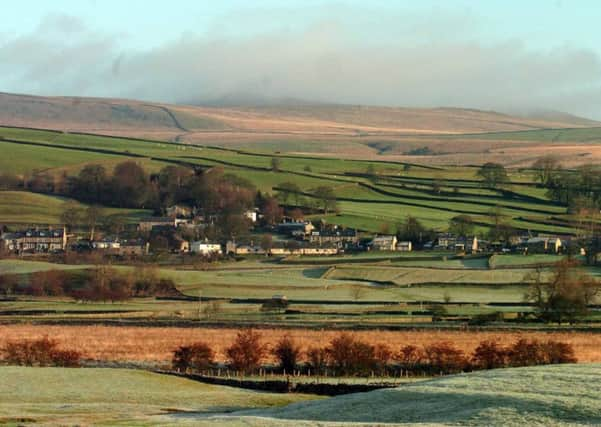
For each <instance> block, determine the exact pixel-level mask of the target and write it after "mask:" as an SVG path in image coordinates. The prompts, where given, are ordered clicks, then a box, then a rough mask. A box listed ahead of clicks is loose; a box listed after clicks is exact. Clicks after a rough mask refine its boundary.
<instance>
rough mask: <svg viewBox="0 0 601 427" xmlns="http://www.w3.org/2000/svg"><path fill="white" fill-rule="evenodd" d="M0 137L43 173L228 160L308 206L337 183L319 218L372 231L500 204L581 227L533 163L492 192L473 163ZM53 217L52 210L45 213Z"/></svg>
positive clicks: (480, 216) (484, 223)
mask: <svg viewBox="0 0 601 427" xmlns="http://www.w3.org/2000/svg"><path fill="white" fill-rule="evenodd" d="M0 137H1V138H4V139H0V148H2V149H3V150H7V151H8V152H11V153H14V156H3V157H2V158H1V159H0V171H2V172H8V173H16V174H20V175H30V174H33V173H36V172H39V171H43V172H44V173H47V174H50V175H51V176H61V175H62V174H64V173H67V174H76V173H77V172H78V171H79V170H80V169H81V167H83V165H85V164H89V163H101V164H103V165H105V167H107V168H108V169H109V170H110V169H111V168H112V167H113V166H114V165H115V164H116V163H117V162H119V161H123V160H128V159H130V160H134V161H136V162H139V163H141V164H142V165H144V167H146V168H147V170H148V171H151V172H153V171H157V170H158V169H159V168H161V167H163V166H165V165H167V164H173V163H178V164H182V165H187V166H195V167H201V168H211V167H215V166H219V167H222V168H224V170H225V172H227V173H231V174H234V175H237V176H240V177H243V178H246V179H248V180H250V181H251V182H253V183H254V184H255V186H256V187H257V188H258V189H260V190H261V191H264V192H267V193H275V192H277V188H278V186H279V185H280V184H282V183H284V182H294V183H296V184H297V185H298V186H299V187H300V189H301V191H302V192H303V193H304V197H302V198H301V199H302V200H301V201H300V202H299V203H301V204H304V205H303V206H305V207H306V206H307V204H314V203H315V202H316V200H315V198H314V197H312V191H313V189H315V188H316V187H318V186H321V185H327V186H330V187H332V188H333V189H334V192H335V194H336V197H337V199H338V211H337V213H336V214H329V215H323V214H318V215H315V219H320V218H322V217H323V218H325V219H326V220H327V221H328V222H331V223H334V224H340V225H344V226H352V227H357V228H359V229H362V230H365V231H368V232H378V231H380V230H381V229H383V227H385V226H386V227H388V228H389V229H390V230H391V231H394V229H395V227H396V225H397V224H399V223H402V222H403V221H404V220H405V219H406V217H407V216H409V215H411V216H415V217H417V218H419V219H420V220H421V221H422V222H423V223H424V225H425V226H426V227H428V228H432V229H435V230H438V231H442V230H445V229H446V228H447V226H448V221H449V219H450V218H452V217H453V216H456V215H460V214H468V215H471V216H472V217H473V218H474V220H475V221H476V222H477V224H478V231H479V232H482V233H483V232H485V231H486V230H487V228H488V227H489V225H490V224H491V223H492V221H493V220H492V219H491V217H490V212H491V211H492V210H493V209H497V208H498V209H500V210H501V214H502V216H503V217H504V221H505V222H506V223H508V224H510V225H512V226H513V227H515V228H518V229H521V230H530V231H540V232H549V233H562V234H570V233H574V232H575V231H576V230H575V229H574V226H573V225H572V221H571V219H570V217H569V216H568V215H567V210H566V207H565V206H561V205H557V204H554V203H550V202H549V200H547V198H546V195H545V193H544V190H543V189H540V188H538V187H537V186H536V184H535V183H534V182H533V180H534V176H533V175H532V171H527V170H518V169H510V170H509V177H510V180H511V183H510V184H508V185H507V186H506V187H505V188H504V189H487V188H483V186H482V183H481V182H480V180H479V178H478V177H477V176H476V172H477V169H476V168H474V167H469V166H442V167H435V168H433V167H430V166H427V165H416V164H407V163H403V162H402V161H394V160H385V161H366V160H352V159H343V158H342V159H341V158H337V159H326V158H323V157H319V156H315V155H290V154H282V153H271V154H269V153H265V152H258V151H251V150H248V149H246V150H235V149H227V148H221V147H216V146H199V145H189V144H179V143H169V142H157V141H144V140H131V139H125V138H118V137H104V136H99V135H81V134H70V133H62V132H50V131H39V130H25V129H14V128H2V127H0ZM273 157H278V158H279V159H280V163H281V165H280V170H279V171H277V172H276V171H272V170H271V160H272V158H273ZM14 159H17V161H15V160H14ZM18 159H27V161H21V160H18ZM368 173H369V174H368ZM436 188H437V189H436ZM541 190H542V191H541ZM8 196H9V195H8V194H0V205H2V204H4V205H8V206H10V205H11V204H12V201H11V200H10V199H8ZM3 199H4V200H5V201H4V202H3ZM5 209H8V208H7V207H5ZM8 219H10V218H8ZM30 219H32V220H35V219H36V218H35V216H34V217H33V218H30ZM51 219H52V218H49V217H47V216H46V217H40V218H38V219H37V220H38V221H39V222H43V221H48V222H51V221H50V220H51Z"/></svg>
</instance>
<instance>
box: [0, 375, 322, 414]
mask: <svg viewBox="0 0 601 427" xmlns="http://www.w3.org/2000/svg"><path fill="white" fill-rule="evenodd" d="M0 378H2V381H0V424H2V425H6V424H8V425H32V424H35V425H41V424H43V425H96V424H105V425H115V424H116V423H120V424H121V425H134V424H135V425H142V424H143V425H149V424H153V423H157V422H159V423H165V421H166V420H165V419H164V418H163V416H165V415H166V414H169V413H178V414H186V413H193V414H195V415H196V416H198V415H199V414H203V413H204V414H207V413H208V414H210V413H215V412H217V413H223V412H227V411H232V410H240V409H244V408H256V407H266V406H272V405H284V404H287V403H290V402H294V401H297V400H299V399H306V398H308V397H310V396H302V395H282V394H271V393H257V392H252V391H247V390H241V389H233V388H230V387H221V386H214V385H208V384H202V383H198V382H194V381H190V380H186V379H182V378H176V377H171V376H166V375H159V374H154V373H150V372H144V371H133V370H127V369H92V368H85V369H76V368H31V367H29V368H24V367H11V366H0ZM172 422H173V421H172ZM173 423H174V424H176V423H175V422H173Z"/></svg>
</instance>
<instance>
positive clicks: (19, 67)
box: [0, 0, 601, 119]
mask: <svg viewBox="0 0 601 427" xmlns="http://www.w3.org/2000/svg"><path fill="white" fill-rule="evenodd" d="M2 17H3V24H2V26H1V27H0V91H2V92H13V93H28V94H37V95H65V96H101V97H121V98H136V99H143V100H148V101H161V102H170V103H206V102H212V101H219V100H223V99H229V100H236V99H255V100H263V101H265V100H280V99H299V100H304V101H319V102H332V103H346V104H368V105H387V106H407V107H466V108H479V109H487V110H499V111H504V112H523V113H527V112H532V111H538V110H559V111H565V112H569V113H572V114H578V115H583V116H586V117H590V118H595V119H601V25H599V22H601V4H599V3H598V1H594V0H590V1H588V0H570V1H567V0H547V1H542V0H528V1H517V0H515V1H513V0H504V1H500V0H499V1H497V0H481V1H476V0H472V1H468V0H446V1H437V0H421V1H419V2H417V1H400V0H399V1H395V0H388V1H378V0H372V1H370V2H366V1H353V0H348V1H342V0H340V1H316V0H303V1H293V0H288V1H284V0H280V1H273V0H271V1H270V0H254V1H248V0H246V1H238V0H229V1H228V0H220V1H209V0H205V1H201V0H171V1H169V2H164V1H161V2H158V1H154V0H146V1H140V0H129V1H124V0H120V1H114V0H53V1H45V0H44V1H42V0H39V1H32V0H20V1H18V2H8V1H7V2H3V3H2Z"/></svg>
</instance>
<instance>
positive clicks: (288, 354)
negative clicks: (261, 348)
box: [272, 335, 301, 373]
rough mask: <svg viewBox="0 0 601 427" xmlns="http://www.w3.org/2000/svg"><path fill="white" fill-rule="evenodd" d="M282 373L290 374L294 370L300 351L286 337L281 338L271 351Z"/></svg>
mask: <svg viewBox="0 0 601 427" xmlns="http://www.w3.org/2000/svg"><path fill="white" fill-rule="evenodd" d="M272 353H273V355H274V356H275V357H276V359H277V360H278V362H279V365H280V369H281V370H282V371H283V372H284V373H286V372H287V373H291V372H293V371H294V370H295V369H296V364H297V361H298V357H299V355H300V353H301V349H300V347H299V346H297V345H296V343H295V342H294V341H293V340H292V338H290V337H289V336H288V335H286V336H284V337H282V338H281V339H280V340H279V341H278V342H277V344H276V345H275V347H274V348H273V350H272Z"/></svg>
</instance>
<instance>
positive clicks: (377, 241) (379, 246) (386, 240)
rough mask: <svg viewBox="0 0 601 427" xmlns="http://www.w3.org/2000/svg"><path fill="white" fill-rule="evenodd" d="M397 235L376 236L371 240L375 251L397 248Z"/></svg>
mask: <svg viewBox="0 0 601 427" xmlns="http://www.w3.org/2000/svg"><path fill="white" fill-rule="evenodd" d="M396 244H397V239H396V236H394V235H393V236H376V237H374V238H373V240H372V241H371V247H372V249H373V250H375V251H394V250H395V249H396Z"/></svg>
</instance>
